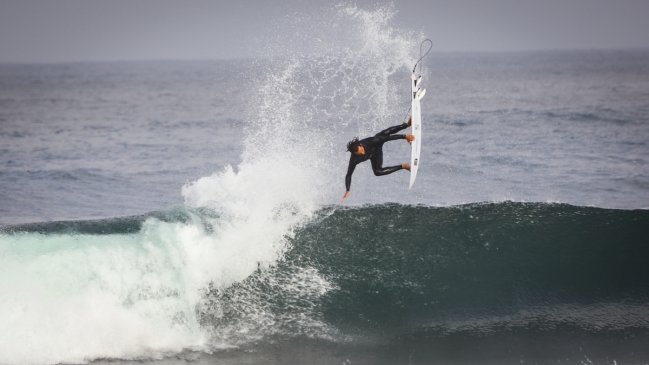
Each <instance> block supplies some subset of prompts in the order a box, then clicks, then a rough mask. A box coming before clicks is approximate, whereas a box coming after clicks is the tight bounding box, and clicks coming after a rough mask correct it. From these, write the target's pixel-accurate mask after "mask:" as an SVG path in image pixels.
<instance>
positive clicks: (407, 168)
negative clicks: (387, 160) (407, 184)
mask: <svg viewBox="0 0 649 365" xmlns="http://www.w3.org/2000/svg"><path fill="white" fill-rule="evenodd" d="M401 168H402V169H404V170H408V171H410V164H409V163H407V162H404V163H402V164H401Z"/></svg>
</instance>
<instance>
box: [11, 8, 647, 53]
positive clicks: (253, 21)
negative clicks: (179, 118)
mask: <svg viewBox="0 0 649 365" xmlns="http://www.w3.org/2000/svg"><path fill="white" fill-rule="evenodd" d="M331 3H332V2H331V1H325V0H284V1H272V0H268V1H263V0H258V1H252V0H227V1H222V0H214V1H208V0H184V1H181V0H178V1H171V0H110V1H109V0H0V62H61V61H86V60H137V59H213V58H230V57H246V56H249V55H251V54H252V53H251V51H250V50H249V48H248V46H249V44H250V42H252V41H253V40H254V39H255V38H259V37H263V36H264V34H266V33H268V32H271V31H272V30H273V29H275V27H273V25H274V24H277V22H278V19H282V17H283V16H285V15H286V14H289V13H291V12H294V11H298V12H309V11H313V9H317V8H319V7H321V6H324V5H327V4H331ZM355 3H356V4H358V5H359V6H366V5H368V4H376V3H381V2H380V1H367V0H357V1H355ZM394 3H395V5H396V8H397V10H398V14H397V16H396V18H395V25H397V26H400V27H407V28H410V29H412V30H421V31H423V32H424V33H425V34H426V35H427V36H429V37H430V38H432V39H433V40H434V42H435V48H436V50H439V51H509V50H537V49H572V48H577V49H593V48H595V49H609V48H613V49H619V48H649V0H396V1H394Z"/></svg>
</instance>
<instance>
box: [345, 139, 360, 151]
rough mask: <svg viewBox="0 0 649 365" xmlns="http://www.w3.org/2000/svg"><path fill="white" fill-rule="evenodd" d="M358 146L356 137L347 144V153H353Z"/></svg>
mask: <svg viewBox="0 0 649 365" xmlns="http://www.w3.org/2000/svg"><path fill="white" fill-rule="evenodd" d="M359 145H360V142H358V137H354V138H352V140H351V141H349V142H347V151H349V152H351V153H354V152H356V149H357V148H358V146H359Z"/></svg>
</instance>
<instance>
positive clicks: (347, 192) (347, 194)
mask: <svg viewBox="0 0 649 365" xmlns="http://www.w3.org/2000/svg"><path fill="white" fill-rule="evenodd" d="M348 196H349V191H346V192H345V195H343V200H341V201H340V204H342V203H344V202H345V199H347V197H348Z"/></svg>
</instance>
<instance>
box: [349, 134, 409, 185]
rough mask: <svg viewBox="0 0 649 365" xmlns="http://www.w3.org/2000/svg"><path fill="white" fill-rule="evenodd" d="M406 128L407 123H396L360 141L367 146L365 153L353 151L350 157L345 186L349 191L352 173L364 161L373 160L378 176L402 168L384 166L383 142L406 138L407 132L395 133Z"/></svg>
mask: <svg viewBox="0 0 649 365" xmlns="http://www.w3.org/2000/svg"><path fill="white" fill-rule="evenodd" d="M406 128H408V124H407V123H403V124H400V125H395V126H394V127H390V128H388V129H386V130H383V131H380V132H379V133H377V134H376V135H375V136H374V137H368V138H365V139H361V140H360V141H358V143H360V144H362V145H363V147H365V155H363V156H358V155H357V154H356V153H354V152H352V155H351V157H350V158H349V167H347V176H345V186H346V187H347V191H349V188H350V187H351V185H352V174H353V173H354V169H355V168H356V165H358V164H359V163H361V162H363V161H367V160H371V162H372V171H374V175H376V176H382V175H387V174H391V173H393V172H395V171H398V170H401V169H402V167H401V165H398V166H389V167H383V144H384V143H385V142H387V141H393V140H395V139H406V136H405V134H394V133H397V132H398V131H400V130H402V129H406Z"/></svg>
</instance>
